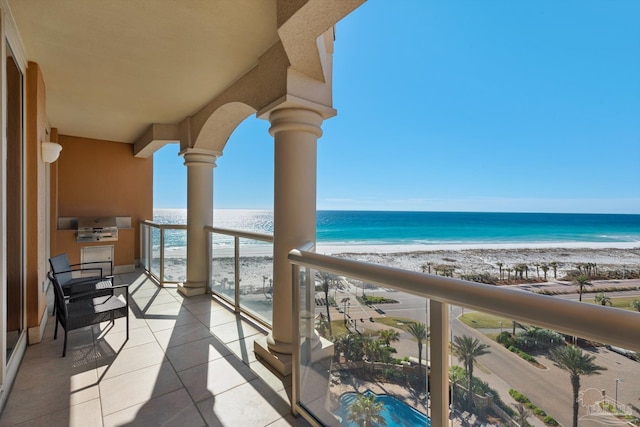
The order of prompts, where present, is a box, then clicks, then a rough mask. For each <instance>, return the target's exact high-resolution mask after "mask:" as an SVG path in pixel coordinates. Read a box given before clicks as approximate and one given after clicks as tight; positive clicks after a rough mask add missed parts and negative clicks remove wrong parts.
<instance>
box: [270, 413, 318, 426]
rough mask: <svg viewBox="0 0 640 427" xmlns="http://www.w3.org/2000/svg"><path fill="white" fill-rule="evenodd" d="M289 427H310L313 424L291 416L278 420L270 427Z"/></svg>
mask: <svg viewBox="0 0 640 427" xmlns="http://www.w3.org/2000/svg"><path fill="white" fill-rule="evenodd" d="M287 426H293V427H310V426H311V424H309V423H308V422H307V420H305V419H304V418H302V417H294V416H293V415H291V414H289V415H287V416H286V417H282V418H280V419H279V420H276V421H274V422H273V423H271V424H269V425H268V427H287Z"/></svg>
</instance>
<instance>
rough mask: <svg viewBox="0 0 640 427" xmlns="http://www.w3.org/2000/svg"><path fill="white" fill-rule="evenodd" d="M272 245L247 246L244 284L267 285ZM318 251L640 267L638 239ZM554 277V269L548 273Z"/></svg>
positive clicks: (374, 257)
mask: <svg viewBox="0 0 640 427" xmlns="http://www.w3.org/2000/svg"><path fill="white" fill-rule="evenodd" d="M271 250H272V247H271V246H270V245H255V246H250V247H247V246H243V247H242V249H241V258H242V262H241V278H242V286H251V287H253V288H254V289H255V290H256V291H258V289H260V290H262V287H263V282H265V279H264V277H265V276H266V277H267V279H266V284H267V286H268V284H269V278H271V277H272V267H271V263H272V260H273V258H272V254H271ZM316 251H317V252H318V253H322V254H331V255H334V256H337V257H340V258H348V259H353V260H357V261H363V262H370V263H375V264H380V265H385V266H390V267H396V268H401V269H405V270H411V271H423V266H426V265H427V264H429V263H430V264H432V266H435V265H446V266H450V267H453V268H454V277H460V276H461V275H465V274H481V273H488V274H491V275H493V276H496V277H497V276H498V274H499V267H498V263H502V264H503V269H507V268H513V267H514V266H515V265H516V264H526V265H528V266H529V269H530V270H529V277H532V278H533V277H536V276H535V275H536V274H539V275H540V277H542V275H543V272H542V271H541V270H538V271H537V272H536V264H537V265H539V266H541V265H550V264H551V263H556V266H557V278H558V279H560V278H561V277H563V276H565V275H566V273H567V272H569V271H570V270H575V268H576V264H578V263H595V264H596V265H597V268H598V271H601V272H606V271H620V270H627V271H639V270H640V244H638V243H613V244H612V243H572V244H557V245H554V244H529V245H500V244H493V245H439V246H433V245H430V246H427V245H424V246H415V245H412V246H389V245H380V246H373V245H361V246H346V245H345V246H342V245H341V246H335V245H334V246H332V245H323V244H319V245H318V247H317V249H316ZM165 255H166V257H167V258H168V260H167V262H166V263H165V269H166V273H167V275H170V276H172V277H179V276H180V275H184V274H185V273H186V265H185V264H186V251H185V250H184V249H177V250H170V251H166V252H165ZM232 256H233V255H232V251H231V250H225V251H224V252H220V251H215V252H214V258H215V260H214V264H213V265H214V268H215V269H216V272H214V278H215V280H222V279H224V278H227V280H230V281H232V280H233V275H234V268H233V261H232ZM547 278H548V279H549V280H552V279H553V271H552V270H551V269H549V271H548V273H547Z"/></svg>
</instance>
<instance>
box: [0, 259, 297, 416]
mask: <svg viewBox="0 0 640 427" xmlns="http://www.w3.org/2000/svg"><path fill="white" fill-rule="evenodd" d="M116 283H117V284H119V283H128V284H130V286H129V289H130V295H131V302H132V308H131V316H130V321H131V324H130V338H129V341H127V342H125V341H124V338H125V334H124V327H125V322H124V320H123V319H117V320H116V322H115V326H113V327H111V326H110V325H109V324H102V325H100V326H99V327H98V326H95V327H93V328H84V329H80V330H76V331H72V332H70V334H69V344H68V349H67V356H66V357H65V358H62V357H60V355H61V353H62V339H61V338H60V337H59V339H58V340H55V341H54V340H53V328H54V319H53V318H52V317H49V321H48V323H47V329H46V335H45V338H44V339H43V342H42V343H41V344H38V345H35V346H31V347H29V348H28V349H27V352H26V355H25V357H24V360H23V362H22V365H21V368H20V370H19V372H18V377H17V379H16V382H15V384H14V386H13V389H12V391H11V394H10V397H9V401H8V403H7V406H6V408H5V409H4V411H3V414H2V417H1V418H0V425H2V426H13V425H49V426H52V425H65V426H66V425H78V426H87V425H91V426H116V425H119V426H121V425H153V426H157V425H182V426H204V425H209V426H213V425H229V426H231V425H254V426H267V425H274V426H275V425H307V424H306V422H304V420H302V419H300V418H298V419H296V418H294V417H293V416H292V415H291V414H290V411H291V409H290V403H289V402H290V395H291V385H290V378H284V379H283V378H282V377H279V376H277V375H276V374H274V373H272V372H271V371H270V370H269V369H268V368H266V367H265V366H264V365H263V364H262V363H260V362H258V361H256V359H255V356H254V353H253V341H254V340H255V339H256V338H258V337H262V336H264V335H265V334H266V329H264V327H263V326H261V325H260V324H258V323H255V322H252V321H250V320H248V319H247V318H245V317H244V316H242V315H240V314H236V313H234V311H233V309H230V308H229V306H228V305H226V304H224V303H221V302H219V301H217V300H214V299H212V298H211V296H210V295H203V296H200V297H191V298H188V299H184V298H183V297H182V296H181V295H180V294H179V292H177V290H176V288H175V287H172V286H171V285H167V286H165V287H159V286H158V285H157V284H156V283H155V282H154V281H153V280H152V279H150V278H149V277H148V276H147V274H146V273H145V272H144V271H143V270H136V272H135V273H130V274H122V275H118V276H116ZM49 294H51V292H49ZM49 306H50V307H51V304H50V305H49ZM59 332H60V331H59Z"/></svg>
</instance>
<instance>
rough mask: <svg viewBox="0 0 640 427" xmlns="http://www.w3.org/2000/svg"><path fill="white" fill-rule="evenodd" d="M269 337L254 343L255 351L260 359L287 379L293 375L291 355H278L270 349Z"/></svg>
mask: <svg viewBox="0 0 640 427" xmlns="http://www.w3.org/2000/svg"><path fill="white" fill-rule="evenodd" d="M267 341H268V337H262V338H258V339H257V340H255V341H254V342H253V351H254V352H255V353H256V356H258V357H259V358H260V359H262V360H264V361H265V362H266V363H268V364H269V366H271V367H272V368H273V369H275V370H276V371H277V372H278V373H279V374H280V375H282V376H284V377H287V376H289V375H291V361H292V358H293V356H292V355H291V354H285V353H278V352H276V351H273V350H272V349H271V348H270V347H269V343H268V342H267Z"/></svg>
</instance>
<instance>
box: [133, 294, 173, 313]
mask: <svg viewBox="0 0 640 427" xmlns="http://www.w3.org/2000/svg"><path fill="white" fill-rule="evenodd" d="M131 299H132V300H133V301H134V302H135V303H136V304H137V305H138V307H139V308H140V310H142V311H145V310H146V309H147V308H149V307H151V306H152V305H160V304H173V303H175V302H177V301H176V299H175V298H174V297H173V295H170V294H169V293H168V292H167V291H165V290H163V289H159V290H156V292H153V293H150V294H147V293H145V294H140V293H139V292H136V293H135V294H132V295H131Z"/></svg>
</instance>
